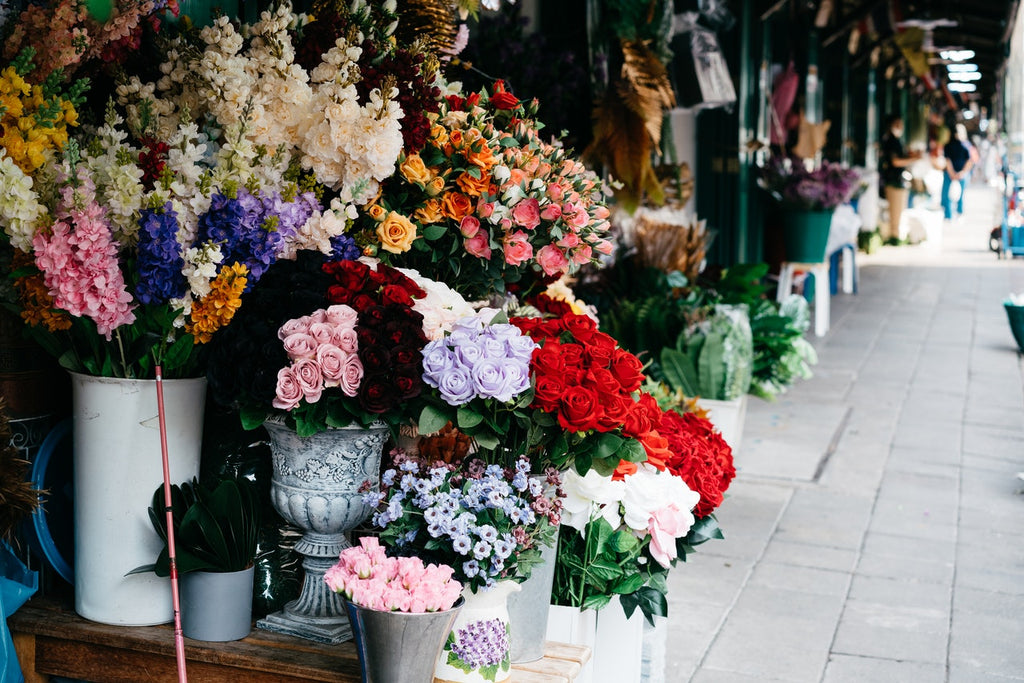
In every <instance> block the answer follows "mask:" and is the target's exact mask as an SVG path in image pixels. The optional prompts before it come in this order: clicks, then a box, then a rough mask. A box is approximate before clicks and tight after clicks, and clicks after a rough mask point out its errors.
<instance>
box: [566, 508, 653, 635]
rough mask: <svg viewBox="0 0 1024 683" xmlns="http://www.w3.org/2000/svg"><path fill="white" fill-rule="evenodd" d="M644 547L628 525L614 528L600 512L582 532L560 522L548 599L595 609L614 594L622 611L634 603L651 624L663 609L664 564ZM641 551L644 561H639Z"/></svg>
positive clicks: (633, 605) (605, 603)
mask: <svg viewBox="0 0 1024 683" xmlns="http://www.w3.org/2000/svg"><path fill="white" fill-rule="evenodd" d="M643 551H644V546H643V545H642V544H641V543H640V541H639V539H637V537H636V536H634V535H633V534H632V532H630V530H629V529H619V530H618V531H615V530H614V529H612V527H611V525H610V524H609V523H608V521H607V520H605V519H604V518H603V517H598V518H597V519H595V520H593V521H591V522H590V523H589V524H587V527H586V529H585V531H584V533H582V534H581V533H579V532H577V531H576V530H575V529H572V528H570V527H563V528H562V531H561V534H560V536H559V548H558V559H557V561H556V565H555V581H554V587H553V589H552V602H553V603H554V604H558V605H565V606H568V607H579V608H580V609H595V610H599V609H601V608H603V607H605V606H606V605H608V603H609V602H610V601H611V599H612V596H614V595H618V596H619V598H620V600H621V602H622V606H623V608H624V609H625V610H626V614H627V616H629V615H632V614H633V611H634V610H635V609H636V608H637V607H639V608H640V611H641V612H643V614H644V616H645V617H647V619H648V620H649V621H651V623H652V624H653V623H654V621H653V618H654V617H655V616H664V615H665V614H666V613H667V611H668V603H667V601H666V600H665V593H666V592H667V590H668V587H667V586H666V585H665V575H666V573H667V571H668V570H667V569H665V568H664V567H662V566H661V565H659V564H658V563H657V562H652V561H651V560H650V558H649V557H647V556H646V555H644V552H643ZM641 556H644V559H645V560H646V561H645V562H640V558H641Z"/></svg>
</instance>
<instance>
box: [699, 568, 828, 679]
mask: <svg viewBox="0 0 1024 683" xmlns="http://www.w3.org/2000/svg"><path fill="white" fill-rule="evenodd" d="M841 608H842V598H839V597H835V596H827V595H815V594H811V593H803V592H797V591H789V590H778V589H771V588H766V587H761V586H754V585H751V586H748V587H747V589H746V590H744V591H743V594H742V595H741V596H740V599H739V600H738V601H737V603H736V606H735V607H734V608H733V611H732V613H731V614H730V616H729V619H728V620H727V621H726V623H725V625H724V626H723V628H722V630H721V632H720V633H719V635H718V638H717V639H716V640H715V642H714V643H713V644H712V646H711V649H710V650H709V651H708V654H707V657H706V658H705V660H704V665H705V666H707V667H709V668H712V669H721V670H728V671H736V672H738V673H742V674H747V675H758V676H762V677H763V679H771V678H773V677H774V678H788V679H795V680H806V681H811V680H818V679H819V678H820V677H821V675H822V672H823V671H824V668H825V663H826V661H827V658H828V654H827V653H828V648H829V643H830V642H831V640H832V634H833V632H834V630H835V625H836V622H837V620H838V618H839V612H840V610H841Z"/></svg>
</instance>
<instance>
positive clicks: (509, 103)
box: [491, 80, 519, 109]
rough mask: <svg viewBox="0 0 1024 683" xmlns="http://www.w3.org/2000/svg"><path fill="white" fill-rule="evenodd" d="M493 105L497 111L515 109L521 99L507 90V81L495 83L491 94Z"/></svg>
mask: <svg viewBox="0 0 1024 683" xmlns="http://www.w3.org/2000/svg"><path fill="white" fill-rule="evenodd" d="M491 104H492V105H494V108H495V109H515V108H516V107H518V106H519V98H517V97H516V96H515V95H513V94H512V93H510V92H507V91H506V90H505V81H501V80H498V81H495V82H494V88H493V92H492V93H491Z"/></svg>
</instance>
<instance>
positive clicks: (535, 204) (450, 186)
mask: <svg viewBox="0 0 1024 683" xmlns="http://www.w3.org/2000/svg"><path fill="white" fill-rule="evenodd" d="M535 109H536V107H535V106H534V105H533V104H531V105H529V106H526V105H524V104H523V103H521V102H519V100H518V99H516V97H515V96H514V95H513V94H512V93H511V92H508V91H507V90H506V88H505V86H504V84H503V83H502V82H501V81H498V82H497V83H495V85H494V87H493V88H492V92H490V93H488V92H486V91H484V92H481V93H474V94H471V95H469V96H468V97H462V96H460V95H451V96H449V97H447V98H446V99H445V100H443V101H442V102H441V104H440V111H439V112H438V113H437V114H431V115H430V116H429V117H428V118H430V120H431V129H430V134H429V136H428V138H427V143H426V145H424V146H423V147H422V148H421V149H419V150H417V151H412V150H410V149H406V151H405V152H403V154H402V155H401V156H400V157H399V160H398V172H397V173H396V174H395V175H394V176H392V177H391V178H389V179H388V180H386V181H385V182H383V183H382V185H381V192H380V194H379V196H378V198H377V200H376V201H375V202H373V203H372V204H371V205H370V206H368V207H365V208H364V210H363V212H362V215H361V217H360V218H359V219H358V222H357V225H358V226H359V232H358V235H357V237H356V239H357V242H358V243H359V244H360V245H361V246H363V247H364V248H365V249H367V250H368V251H370V252H372V253H375V254H376V255H377V256H378V257H379V258H381V259H382V260H384V261H385V262H388V263H390V264H392V265H400V266H407V267H412V268H417V269H420V270H422V271H423V272H429V273H431V274H432V275H434V276H435V277H437V279H439V280H441V281H443V282H445V283H447V284H448V285H450V286H451V287H452V288H453V289H455V290H456V291H458V292H459V293H460V294H462V295H464V296H466V297H467V298H469V299H481V298H484V297H487V296H489V295H491V294H495V293H497V294H502V293H504V292H505V290H506V288H507V285H508V284H510V283H520V282H521V281H524V280H529V279H531V278H533V279H539V278H546V277H557V276H559V275H562V274H565V273H573V272H575V271H576V270H578V269H579V268H580V266H582V265H584V264H586V263H591V262H596V261H597V259H598V258H599V256H600V255H601V254H607V253H609V252H610V250H611V248H612V246H611V243H610V242H609V241H608V240H607V239H606V237H605V235H606V233H607V231H608V227H609V224H608V221H607V217H608V209H607V207H606V206H605V205H604V194H605V193H604V188H603V187H602V184H601V181H600V179H599V178H598V177H597V176H596V175H595V174H594V173H592V172H590V171H588V170H587V169H586V168H584V166H583V165H582V164H581V163H579V162H578V161H576V160H574V159H573V158H572V157H571V156H570V155H569V154H567V152H566V150H565V149H563V148H562V147H560V146H559V145H558V144H557V143H551V142H546V141H544V140H543V139H542V138H541V134H540V131H541V129H542V127H543V124H541V123H539V122H538V121H536V120H535V119H534V118H532V117H533V115H534V113H535ZM524 284H526V283H524Z"/></svg>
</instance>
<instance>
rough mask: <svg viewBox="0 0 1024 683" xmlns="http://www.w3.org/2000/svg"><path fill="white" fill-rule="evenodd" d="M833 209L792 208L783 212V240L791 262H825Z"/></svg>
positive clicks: (787, 256) (787, 258)
mask: <svg viewBox="0 0 1024 683" xmlns="http://www.w3.org/2000/svg"><path fill="white" fill-rule="evenodd" d="M831 224H832V210H831V209H830V210H827V211H806V210H793V209H790V210H788V211H786V212H785V213H784V214H783V223H782V242H783V246H784V247H785V250H786V260H787V261H789V262H791V263H823V262H824V261H825V256H826V255H827V254H825V248H826V247H827V246H828V231H829V227H830V226H831Z"/></svg>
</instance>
